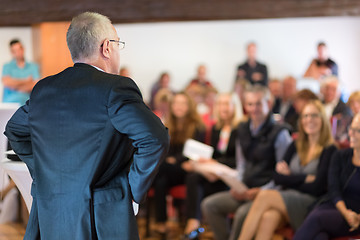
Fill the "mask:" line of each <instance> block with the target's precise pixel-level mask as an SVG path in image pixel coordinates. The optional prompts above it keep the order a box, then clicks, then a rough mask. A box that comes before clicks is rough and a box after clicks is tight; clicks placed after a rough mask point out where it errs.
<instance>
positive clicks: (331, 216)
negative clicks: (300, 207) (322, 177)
mask: <svg viewBox="0 0 360 240" xmlns="http://www.w3.org/2000/svg"><path fill="white" fill-rule="evenodd" d="M349 136H350V148H347V149H341V150H338V151H337V152H336V153H335V154H334V156H333V157H332V159H331V164H330V170H329V187H328V188H329V190H328V194H327V196H326V197H325V198H324V199H323V201H322V203H321V204H319V205H318V206H317V207H316V208H315V209H314V210H313V211H312V212H311V213H310V214H309V216H308V217H307V218H306V219H305V221H304V223H303V225H302V226H301V227H300V228H299V230H298V231H297V232H296V233H295V236H294V240H302V239H307V240H328V239H332V238H336V237H345V236H354V235H357V237H355V238H356V239H358V238H359V235H360V228H359V226H360V185H359V183H360V113H358V114H356V115H355V117H354V119H353V121H352V123H351V125H350V127H349Z"/></svg>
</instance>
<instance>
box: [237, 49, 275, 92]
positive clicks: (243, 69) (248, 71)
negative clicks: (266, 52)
mask: <svg viewBox="0 0 360 240" xmlns="http://www.w3.org/2000/svg"><path fill="white" fill-rule="evenodd" d="M256 50H257V47H256V44H255V43H254V42H251V43H249V44H248V45H247V49H246V52H247V60H246V61H245V62H244V63H243V64H242V65H240V66H239V67H238V69H237V73H236V80H238V79H242V78H245V79H246V80H248V81H249V82H250V83H251V84H261V85H264V86H268V72H267V68H266V65H265V64H262V63H260V62H258V61H257V59H256Z"/></svg>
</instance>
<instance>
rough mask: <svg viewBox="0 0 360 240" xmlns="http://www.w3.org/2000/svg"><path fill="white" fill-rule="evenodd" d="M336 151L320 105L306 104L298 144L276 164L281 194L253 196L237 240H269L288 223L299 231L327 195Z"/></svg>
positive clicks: (302, 114) (314, 103) (315, 103)
mask: <svg viewBox="0 0 360 240" xmlns="http://www.w3.org/2000/svg"><path fill="white" fill-rule="evenodd" d="M335 150H336V147H335V145H334V140H333V138H332V136H331V130H330V124H329V121H328V119H327V117H326V114H325V111H324V108H323V106H322V104H321V102H320V101H318V100H315V101H311V102H309V103H308V104H307V105H305V107H304V108H303V110H302V112H301V121H300V122H299V135H298V138H297V140H296V141H295V142H293V143H292V144H291V145H290V146H289V148H288V149H287V151H286V154H285V155H284V160H283V161H281V162H278V163H277V164H276V173H275V174H274V180H275V183H276V184H277V185H280V186H282V190H263V191H261V192H260V193H259V194H258V195H257V196H256V198H255V200H254V203H253V205H252V206H251V209H250V211H249V213H248V215H247V217H246V220H245V222H244V225H243V228H242V232H241V235H240V237H239V240H246V239H248V240H251V239H253V238H255V239H257V240H259V239H261V240H266V239H269V240H270V239H272V236H273V234H274V232H275V230H276V229H277V228H279V227H283V226H285V225H286V224H288V223H290V225H291V227H292V228H293V229H295V230H296V229H298V228H299V226H300V225H301V223H302V222H303V220H304V219H305V217H306V215H307V213H308V208H309V207H310V206H311V205H312V204H314V202H315V201H316V200H317V198H318V197H320V196H322V195H323V194H325V193H326V190H327V189H326V183H327V174H328V166H329V163H330V158H331V156H332V154H333V152H334V151H335ZM303 239H308V238H303Z"/></svg>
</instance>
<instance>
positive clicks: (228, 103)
mask: <svg viewBox="0 0 360 240" xmlns="http://www.w3.org/2000/svg"><path fill="white" fill-rule="evenodd" d="M235 97H237V96H235ZM241 111H242V109H240V108H239V106H238V105H237V103H236V99H235V98H234V97H233V95H232V94H220V95H218V96H217V99H216V104H215V114H214V115H215V119H216V124H215V125H214V126H213V127H212V131H211V146H212V147H213V148H214V154H213V159H200V160H199V161H196V162H195V161H193V162H192V163H193V165H194V169H195V172H193V173H188V175H187V177H186V189H187V198H186V210H187V218H188V220H187V224H186V226H185V234H186V236H187V237H195V235H198V233H199V227H200V220H201V212H200V202H201V201H202V200H203V198H204V197H206V196H208V195H210V194H213V193H216V192H220V191H224V190H227V189H228V187H227V185H225V183H224V182H223V181H221V180H219V179H218V177H217V176H216V175H214V174H209V173H203V172H201V171H197V169H199V168H201V165H204V164H207V163H211V162H220V163H222V164H225V165H227V166H229V167H231V168H235V136H236V127H237V125H238V122H239V120H240V117H241V116H242V114H241Z"/></svg>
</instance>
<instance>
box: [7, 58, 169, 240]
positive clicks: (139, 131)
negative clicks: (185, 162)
mask: <svg viewBox="0 0 360 240" xmlns="http://www.w3.org/2000/svg"><path fill="white" fill-rule="evenodd" d="M5 134H6V136H7V137H8V139H9V141H10V142H11V146H12V147H13V149H14V150H15V152H16V153H17V154H18V155H19V156H20V158H21V159H22V160H23V161H24V162H25V163H26V164H27V166H28V168H29V170H30V174H31V176H32V178H33V185H32V190H31V191H32V196H33V204H32V209H31V213H30V218H29V223H28V226H27V230H26V234H25V237H24V239H31V240H32V239H40V238H41V239H52V240H64V239H77V240H79V239H80V240H82V239H83V240H89V239H106V240H108V239H128V240H130V239H131V240H133V239H138V238H139V237H138V230H137V224H136V219H135V216H134V213H133V209H132V200H134V201H135V202H138V203H140V202H141V201H142V200H143V199H144V197H145V194H146V192H147V190H148V188H149V187H150V185H151V182H152V180H153V178H154V176H155V174H156V172H157V170H158V167H159V165H160V163H161V161H162V160H163V158H164V156H165V155H166V152H167V148H168V142H169V137H168V134H167V130H166V128H165V127H164V126H163V124H162V123H161V121H160V120H159V119H158V118H157V117H156V116H155V115H154V114H153V113H152V112H151V111H150V109H148V108H147V107H146V105H145V104H144V102H143V100H142V96H141V93H140V91H139V89H138V87H137V86H136V84H135V83H134V82H133V81H132V80H131V79H129V78H126V77H121V76H118V75H112V74H108V73H105V72H102V71H100V70H97V69H96V68H94V67H92V66H90V65H87V64H82V63H77V64H75V65H74V66H73V67H70V68H67V69H65V70H64V71H63V72H61V73H59V74H57V75H54V76H50V77H47V78H45V79H43V80H41V81H39V82H38V83H37V85H36V86H35V87H34V89H33V91H32V93H31V97H30V100H29V101H28V102H27V103H26V105H24V106H23V107H21V108H20V109H19V110H18V111H17V112H16V113H15V114H14V116H13V117H12V118H11V119H10V121H9V122H8V124H7V127H6V131H5Z"/></svg>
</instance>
